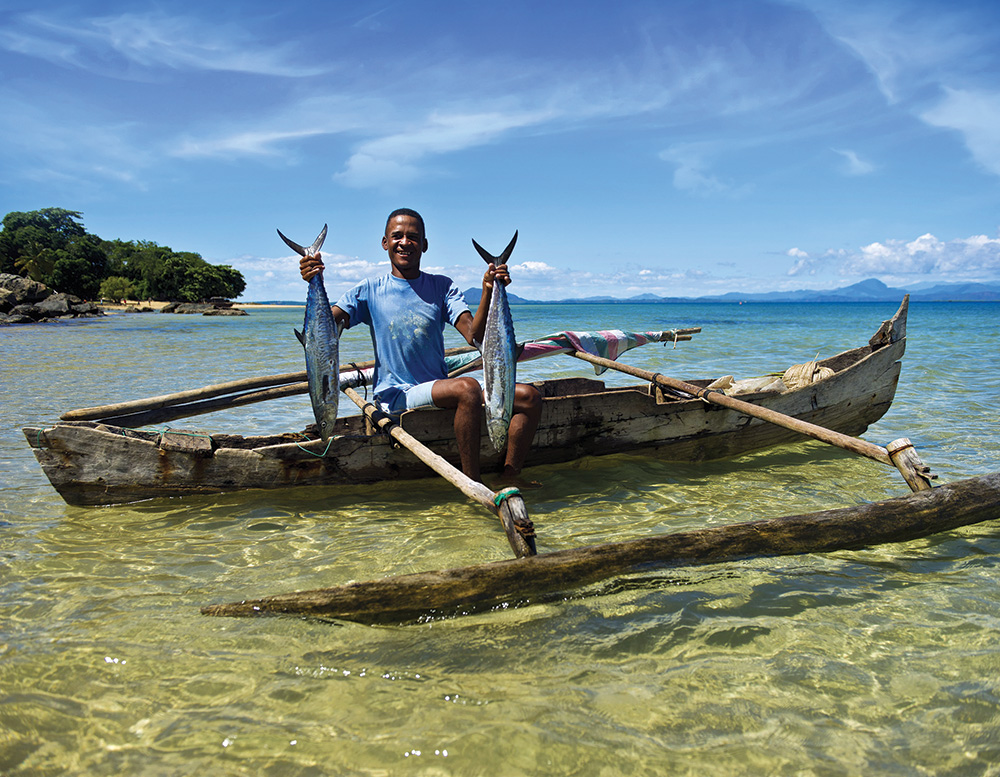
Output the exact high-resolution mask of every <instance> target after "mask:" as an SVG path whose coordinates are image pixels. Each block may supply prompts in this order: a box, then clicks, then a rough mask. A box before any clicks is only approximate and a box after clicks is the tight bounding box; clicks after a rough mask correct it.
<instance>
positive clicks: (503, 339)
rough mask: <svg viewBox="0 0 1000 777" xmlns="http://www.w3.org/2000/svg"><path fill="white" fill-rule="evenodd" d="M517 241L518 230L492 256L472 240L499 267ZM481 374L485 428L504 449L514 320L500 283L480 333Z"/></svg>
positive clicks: (513, 380)
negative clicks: (501, 250) (481, 343)
mask: <svg viewBox="0 0 1000 777" xmlns="http://www.w3.org/2000/svg"><path fill="white" fill-rule="evenodd" d="M516 242H517V232H514V237H512V238H511V241H510V243H508V244H507V247H506V248H505V249H504V250H503V253H502V254H500V256H491V255H490V254H489V253H488V252H487V251H486V250H485V249H484V248H483V247H482V246H481V245H479V243H477V242H476V241H475V240H473V241H472V245H474V246H475V247H476V250H477V251H478V252H479V255H480V256H481V257H483V259H485V260H486V263H487V264H494V265H496V266H498V267H499V266H500V265H501V264H507V260H508V259H509V258H510V254H511V252H512V251H513V250H514V243H516ZM480 351H481V352H482V354H483V376H484V378H485V380H484V383H485V385H486V389H485V392H484V393H485V396H486V430H487V432H489V435H490V442H492V443H493V447H494V448H496V450H497V451H503V449H504V447H505V446H506V445H507V429H508V427H509V426H510V419H511V416H512V415H513V414H514V387H515V383H516V381H517V343H516V342H515V341H514V321H513V319H511V316H510V303H509V302H508V301H507V289H505V288H504V285H503V284H502V283H494V284H493V295H492V297H490V309H489V311H487V314H486V332H485V334H484V335H483V345H482V348H480Z"/></svg>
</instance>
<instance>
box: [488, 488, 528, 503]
mask: <svg viewBox="0 0 1000 777" xmlns="http://www.w3.org/2000/svg"><path fill="white" fill-rule="evenodd" d="M520 494H521V490H520V489H519V488H515V487H514V486H511V487H510V488H502V489H500V490H499V491H497V492H496V493H495V494H494V495H493V504H495V505H496V506H497V507H499V506H500V505H502V504H503V503H504V502H505V501H506V500H508V499H510V498H511V497H512V496H520Z"/></svg>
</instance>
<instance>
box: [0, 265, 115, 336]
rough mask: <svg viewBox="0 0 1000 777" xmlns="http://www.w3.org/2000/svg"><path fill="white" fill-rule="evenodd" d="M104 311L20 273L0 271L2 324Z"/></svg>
mask: <svg viewBox="0 0 1000 777" xmlns="http://www.w3.org/2000/svg"><path fill="white" fill-rule="evenodd" d="M103 315H104V311H103V310H102V309H101V307H100V306H99V305H95V304H94V303H93V302H85V301H83V300H82V299H80V298H79V297H74V296H73V295H72V294H62V293H60V292H54V291H52V289H50V288H49V287H48V286H46V285H45V284H43V283H39V282H38V281H33V280H31V279H30V278H22V277H21V276H20V275H10V274H8V273H0V325H3V324H34V323H38V322H39V321H49V320H52V319H61V318H93V317H96V316H103Z"/></svg>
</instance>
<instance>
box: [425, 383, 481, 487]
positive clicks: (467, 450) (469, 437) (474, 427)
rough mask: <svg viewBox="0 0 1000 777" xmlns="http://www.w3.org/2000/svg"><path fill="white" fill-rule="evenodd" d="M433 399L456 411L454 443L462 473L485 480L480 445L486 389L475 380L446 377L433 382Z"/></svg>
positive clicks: (440, 404)
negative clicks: (484, 390) (480, 458)
mask: <svg viewBox="0 0 1000 777" xmlns="http://www.w3.org/2000/svg"><path fill="white" fill-rule="evenodd" d="M431 399H432V400H433V402H434V404H435V405H436V406H437V407H442V408H447V409H451V408H454V410H455V442H456V443H457V445H458V455H459V457H460V458H461V459H462V471H463V472H464V473H465V474H466V475H467V476H468V477H470V478H472V479H473V480H478V481H482V473H481V472H480V466H479V445H480V440H481V438H482V428H481V427H482V421H483V390H482V388H480V386H479V381H477V380H476V379H475V378H468V377H462V378H445V379H443V380H438V381H435V382H434V385H433V386H432V387H431Z"/></svg>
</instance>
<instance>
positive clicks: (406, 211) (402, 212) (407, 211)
mask: <svg viewBox="0 0 1000 777" xmlns="http://www.w3.org/2000/svg"><path fill="white" fill-rule="evenodd" d="M396 216H409V217H410V218H414V219H416V220H417V221H419V222H420V232H421V233H422V234H423V236H424V237H425V238H426V237H427V227H425V226H424V217H423V216H421V215H420V214H419V213H417V212H416V211H415V210H412V209H411V208H396V210H394V211H393V212H392V213H390V214H389V218H387V219H386V220H385V228H386V229H387V230H388V229H389V222H390V221H392V220H393V219H394V218H396Z"/></svg>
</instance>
